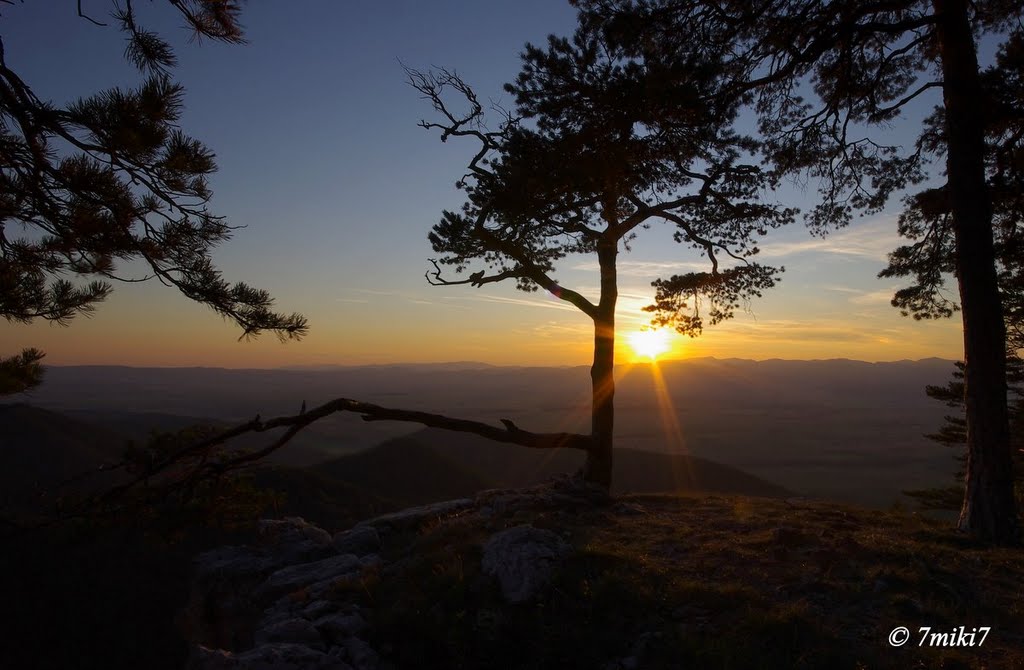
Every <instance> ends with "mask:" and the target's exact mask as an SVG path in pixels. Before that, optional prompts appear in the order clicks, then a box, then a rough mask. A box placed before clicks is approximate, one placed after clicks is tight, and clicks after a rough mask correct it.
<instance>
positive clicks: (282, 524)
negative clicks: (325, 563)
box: [259, 516, 335, 564]
mask: <svg viewBox="0 0 1024 670" xmlns="http://www.w3.org/2000/svg"><path fill="white" fill-rule="evenodd" d="M259 533H260V543H261V544H262V545H263V546H264V547H266V548H267V549H268V550H269V551H270V552H272V553H273V554H276V555H277V556H278V557H279V558H280V560H281V562H282V564H290V563H304V562H307V561H315V560H317V559H321V558H325V557H327V556H330V555H331V554H333V553H335V552H334V549H333V547H332V544H331V534H330V533H328V532H327V531H326V530H324V529H323V528H320V527H319V526H315V525H313V524H311V523H309V522H307V521H306V520H305V519H303V518H302V517H298V516H291V517H286V518H284V519H262V520H260V524H259Z"/></svg>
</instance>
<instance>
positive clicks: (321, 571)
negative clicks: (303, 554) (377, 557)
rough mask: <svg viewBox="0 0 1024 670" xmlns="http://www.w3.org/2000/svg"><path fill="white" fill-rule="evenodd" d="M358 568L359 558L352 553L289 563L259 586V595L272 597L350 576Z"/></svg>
mask: <svg viewBox="0 0 1024 670" xmlns="http://www.w3.org/2000/svg"><path fill="white" fill-rule="evenodd" d="M359 568H360V563H359V559H358V558H357V557H356V556H353V555H352V554H342V555H340V556H331V557H330V558H324V559H321V560H319V561H313V562H312V563H300V564H299V565H291V566H288V567H287V568H281V569H280V570H278V571H277V572H275V573H273V574H272V575H270V576H269V577H268V578H267V581H265V582H264V583H263V586H262V587H260V595H261V596H262V597H264V598H273V597H276V596H280V595H283V594H285V593H288V592H289V591H293V590H295V589H298V588H301V587H303V586H310V585H313V584H316V583H319V582H324V581H327V580H330V579H334V578H337V577H348V576H351V575H352V573H354V572H356V571H358V570H359Z"/></svg>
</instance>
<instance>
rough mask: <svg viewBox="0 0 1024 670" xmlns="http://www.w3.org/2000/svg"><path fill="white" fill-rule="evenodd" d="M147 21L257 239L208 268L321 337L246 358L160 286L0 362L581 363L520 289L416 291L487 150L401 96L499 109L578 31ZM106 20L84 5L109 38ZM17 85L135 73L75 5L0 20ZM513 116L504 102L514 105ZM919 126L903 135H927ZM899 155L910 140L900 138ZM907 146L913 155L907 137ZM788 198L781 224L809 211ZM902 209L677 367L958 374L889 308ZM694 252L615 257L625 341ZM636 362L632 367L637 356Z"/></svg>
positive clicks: (73, 84)
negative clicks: (536, 65) (841, 364)
mask: <svg viewBox="0 0 1024 670" xmlns="http://www.w3.org/2000/svg"><path fill="white" fill-rule="evenodd" d="M136 4H137V7H136V10H137V12H138V14H139V17H140V22H142V23H144V24H145V25H147V26H149V27H152V28H155V29H157V30H158V31H160V32H161V33H162V34H163V35H165V36H168V37H171V38H172V41H173V42H174V44H175V46H176V47H177V49H178V51H177V53H178V56H179V60H180V65H179V67H178V68H177V69H176V70H175V76H176V78H177V79H179V80H180V81H181V82H182V83H183V84H184V85H185V86H186V89H187V97H186V113H185V115H184V118H183V119H182V126H183V128H184V129H185V130H186V131H187V132H189V133H190V134H192V135H193V136H195V137H198V138H199V139H201V140H203V141H204V142H205V143H206V144H207V145H208V146H210V147H211V148H212V149H213V150H214V151H215V152H216V154H217V157H218V164H219V168H220V169H219V172H218V173H217V174H216V175H215V176H214V178H213V180H212V187H213V191H214V198H213V201H212V203H211V208H212V209H213V210H214V211H215V212H217V213H219V214H223V215H225V216H227V217H228V219H229V221H230V222H231V223H233V224H235V225H244V226H246V227H245V228H244V229H242V230H239V231H237V234H236V236H235V238H234V239H233V240H231V241H229V242H228V243H226V244H225V245H223V246H222V247H221V248H220V249H219V250H218V252H217V254H216V259H217V261H218V264H219V266H220V267H221V269H222V270H223V271H224V273H225V275H226V277H227V278H228V279H230V280H244V281H247V282H249V283H251V284H254V285H256V286H259V287H262V288H267V289H269V290H270V291H271V292H272V293H273V294H274V295H275V296H276V297H277V299H278V306H279V307H280V308H281V309H282V310H284V311H300V312H303V313H304V314H306V315H307V316H308V317H309V319H310V322H311V326H312V333H311V335H310V336H309V337H308V338H307V339H306V340H304V341H302V342H299V343H288V344H285V345H281V344H279V343H278V342H277V341H276V340H275V339H274V338H273V337H264V338H262V339H261V340H259V341H257V342H248V343H244V342H243V343H239V342H236V338H237V334H238V333H237V330H236V329H234V328H233V327H232V326H231V325H230V324H227V323H225V322H223V321H222V320H221V319H220V318H219V317H217V316H216V315H214V314H212V313H211V312H210V311H209V310H208V309H206V308H204V307H202V306H199V305H195V304H193V303H190V302H189V301H188V300H186V299H184V298H182V297H180V296H178V295H177V294H175V293H174V292H173V291H171V290H170V289H166V288H164V287H161V286H159V285H156V284H152V285H145V286H137V285H132V286H124V287H121V286H118V287H117V289H118V290H117V292H116V293H115V295H114V296H113V297H112V298H111V299H110V300H109V301H108V302H107V303H106V304H104V305H101V306H100V308H99V310H98V311H97V313H96V314H95V315H94V316H93V317H92V318H91V319H88V320H86V319H79V320H77V321H75V322H73V325H72V326H71V327H70V328H67V329H64V328H57V327H52V326H49V325H48V324H35V325H32V326H18V325H11V324H4V325H0V352H4V351H11V350H15V349H17V348H19V347H22V346H40V347H42V348H44V349H45V350H46V351H47V352H48V355H49V358H48V360H49V361H50V362H52V363H125V364H139V365H141V364H154V365H223V366H225V367H275V366H278V365H288V364H296V363H298V364H316V363H387V362H397V361H444V360H480V361H485V362H491V363H498V364H515V363H519V364H582V363H586V362H587V361H588V359H589V349H590V343H591V337H592V335H591V331H590V325H589V322H588V320H587V319H586V318H585V317H583V316H582V315H581V314H579V313H577V312H575V310H574V309H573V308H571V307H568V306H567V305H564V304H562V303H560V302H559V301H557V300H555V299H553V298H550V297H547V296H544V295H539V294H524V293H519V292H516V291H514V290H513V289H512V287H511V286H507V287H506V286H496V285H489V286H487V287H485V288H483V289H471V288H467V287H449V288H434V287H430V286H428V285H427V284H426V282H425V281H424V279H423V274H424V272H425V271H426V270H427V269H428V263H427V258H429V257H431V256H432V252H431V250H430V247H429V244H428V243H427V240H426V235H427V232H428V231H429V229H430V226H431V225H433V223H435V222H436V220H437V219H438V217H439V215H440V212H441V210H442V209H444V208H446V207H447V208H452V207H457V206H458V205H459V203H460V193H459V192H458V191H456V190H455V188H454V182H455V180H456V179H457V178H458V177H459V176H460V175H461V174H462V168H463V167H464V165H465V162H466V160H467V159H468V157H469V156H470V155H471V154H472V151H473V147H472V146H471V145H469V144H460V143H459V142H457V141H454V140H453V141H450V142H448V143H447V144H441V143H440V142H439V141H438V138H437V136H436V135H434V134H431V133H429V132H427V131H425V130H423V129H421V128H419V127H417V125H416V124H417V122H418V121H419V120H420V119H421V118H424V117H429V115H430V112H431V110H430V108H429V106H428V105H427V104H426V103H425V102H424V101H422V100H420V99H419V98H418V97H417V94H416V92H415V91H414V90H413V89H412V88H410V87H409V86H408V85H407V84H406V83H405V78H404V74H403V71H402V68H401V65H400V62H402V63H406V64H407V65H409V66H411V67H416V68H423V69H425V68H429V67H430V66H446V67H450V68H454V69H456V70H457V71H458V72H459V73H460V74H461V75H462V76H463V77H464V79H465V80H467V81H468V82H470V83H471V84H473V85H474V87H475V88H476V89H477V91H478V92H479V93H480V94H481V96H482V97H485V98H487V97H490V98H493V99H495V100H501V99H502V93H501V85H502V84H503V83H504V82H505V81H508V80H510V79H512V78H513V77H514V76H515V74H516V73H517V71H518V68H519V59H518V54H519V52H520V51H521V50H522V47H523V45H524V44H525V43H526V42H535V43H537V42H542V41H543V40H545V38H546V36H547V35H548V34H549V33H558V34H566V33H568V32H570V31H571V30H572V28H573V25H574V12H573V10H572V9H571V7H569V6H568V4H567V3H563V2H559V1H556V0H543V1H541V0H518V1H515V2H506V1H500V2H499V1H497V0H494V1H489V2H455V1H454V0H450V1H446V2H431V3H424V2H412V1H404V2H398V1H384V0H378V1H375V2H370V1H347V2H338V1H337V0H335V1H331V2H328V1H324V0H315V1H314V0H307V1H306V2H302V3H270V2H263V3H257V2H253V3H248V4H247V5H246V9H245V13H244V19H243V24H244V26H245V28H246V35H247V38H248V40H249V44H247V45H244V46H230V45H220V44H213V43H209V42H204V43H202V44H199V45H196V44H189V43H188V41H187V33H186V32H185V31H184V30H183V29H181V28H180V24H181V21H180V19H179V18H178V17H177V16H176V15H175V13H174V12H173V11H170V10H168V9H166V8H164V7H163V3H136ZM109 8H110V4H109V3H108V2H107V1H106V0H92V1H90V0H85V1H84V2H83V9H84V10H85V11H86V12H87V13H88V14H90V15H91V16H92V17H93V18H96V19H99V20H104V19H105V17H106V14H107V13H108V12H109ZM0 26H2V27H0V34H2V35H3V39H4V44H5V49H6V60H7V63H8V65H9V67H11V68H12V69H14V70H15V71H16V72H18V73H19V74H20V75H21V76H22V78H23V79H24V80H25V81H26V82H27V83H28V84H29V85H30V86H31V87H33V89H34V90H35V92H36V93H37V95H39V96H40V97H42V98H44V99H51V100H53V101H54V102H57V103H62V102H64V101H66V100H67V99H69V98H73V97H77V96H81V95H87V94H90V93H93V92H95V91H98V90H100V89H103V88H108V87H110V86H113V85H121V86H130V85H132V84H133V83H136V82H137V81H138V74H137V73H136V72H135V71H134V70H133V69H132V68H131V67H130V66H129V65H127V64H126V63H125V62H124V61H123V60H122V58H121V53H122V50H123V46H124V42H123V38H122V36H121V35H120V33H118V32H117V31H116V29H115V28H114V27H113V26H110V27H107V28H100V27H96V26H93V25H91V24H89V23H88V22H86V21H84V20H83V19H80V18H78V17H77V16H76V12H75V9H74V5H73V4H69V3H49V2H36V3H26V4H24V5H21V4H19V5H14V6H3V7H2V8H0ZM506 99H507V96H506ZM915 124H916V119H914V118H908V119H906V120H904V121H903V122H901V123H900V124H897V126H896V128H895V130H894V132H895V133H896V134H897V136H900V134H901V133H908V131H909V132H912V131H913V128H914V127H915ZM901 139H902V138H901ZM905 141H906V143H910V142H912V141H913V137H912V135H910V134H909V133H908V135H907V137H906V138H905ZM813 196H814V193H813V187H811V188H808V189H807V191H806V192H801V191H800V189H798V188H795V187H794V188H788V189H786V191H785V192H784V193H783V194H782V196H780V197H782V198H783V199H784V201H785V202H786V203H787V204H792V205H797V206H801V207H807V205H808V204H810V203H812V202H813ZM897 213H898V203H893V204H892V205H891V208H890V210H888V211H887V212H885V213H883V214H882V215H879V216H876V217H871V218H865V219H862V220H859V221H857V222H855V224H854V225H853V226H851V227H850V228H848V229H845V230H842V231H838V232H836V233H833V234H832V235H830V236H829V237H828V238H826V239H820V238H813V237H811V236H810V235H809V234H808V233H807V232H806V231H805V230H804V229H803V228H802V227H801V226H800V225H799V224H797V225H794V226H793V227H792V228H791V229H789V230H786V231H782V232H781V233H780V234H777V235H774V236H772V237H770V238H768V239H767V240H765V242H764V243H763V244H762V245H761V248H762V250H763V254H764V257H765V259H766V260H768V259H771V260H772V261H773V262H776V263H778V264H783V265H785V266H786V268H787V272H786V274H785V275H784V277H783V281H782V283H781V285H780V286H779V287H777V288H776V289H774V290H773V291H772V292H770V294H769V295H767V296H766V297H765V298H764V299H763V300H760V301H758V302H757V303H755V304H753V305H752V309H753V314H741V315H739V316H738V317H737V318H736V319H735V320H733V321H732V322H729V323H726V324H723V325H721V326H717V327H714V328H709V329H707V330H706V331H705V334H704V336H703V337H701V338H700V339H698V340H689V339H686V338H679V339H678V341H677V348H676V351H675V354H676V355H682V356H703V355H715V356H719V357H730V356H734V357H744V358H771V357H781V358H831V357H847V358H860V359H866V360H895V359H901V358H922V357H926V356H942V357H946V358H957V357H959V356H960V346H961V344H960V342H961V340H960V337H961V336H960V331H959V327H960V324H959V320H958V319H954V320H948V321H941V322H925V323H921V322H914V321H912V320H910V319H906V318H903V317H900V315H899V313H898V312H897V311H896V310H895V309H893V308H892V307H890V306H889V305H888V300H889V298H890V297H891V294H892V290H893V289H894V288H895V286H897V283H896V282H893V281H891V280H886V281H882V280H878V279H876V278H875V276H876V275H877V273H878V271H879V270H880V269H881V268H882V267H884V265H885V254H886V252H887V251H889V250H890V249H892V248H893V247H894V246H895V245H896V244H897V243H898V238H897V237H896V233H895V216H896V214H897ZM700 261H701V258H700V257H699V256H697V255H696V254H695V252H693V251H691V250H688V249H686V248H685V247H682V246H679V245H675V244H674V243H672V242H671V234H670V231H668V230H658V229H656V228H655V229H652V230H650V231H645V233H644V237H642V238H641V239H640V240H638V241H637V243H636V244H635V245H634V246H633V250H632V251H631V252H630V253H627V254H623V255H621V256H620V277H621V281H620V284H621V293H622V299H621V301H620V309H619V323H620V330H621V331H623V332H628V331H629V330H635V329H636V328H638V327H639V326H640V325H641V324H642V323H643V321H644V317H643V315H642V313H641V312H639V307H640V306H642V305H644V304H647V303H648V302H649V301H650V299H651V297H652V295H653V290H652V289H651V288H650V282H651V281H652V280H653V279H655V278H657V277H658V276H660V275H663V274H670V273H671V272H672V271H679V270H686V269H689V268H691V267H696V266H694V265H693V264H694V263H700ZM594 267H595V266H594V263H593V262H592V260H591V259H588V258H570V259H566V262H565V263H564V264H563V265H562V266H560V268H559V272H558V275H557V276H558V278H559V279H560V280H561V281H562V283H563V284H565V285H567V286H571V287H574V288H579V289H581V290H582V291H583V292H584V293H587V292H591V293H592V292H593V291H594V290H595V287H596V285H597V278H596V272H595V270H594ZM623 355H624V356H626V358H627V359H628V355H629V354H628V351H626V350H625V349H624V350H623Z"/></svg>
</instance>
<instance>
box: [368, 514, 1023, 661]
mask: <svg viewBox="0 0 1024 670" xmlns="http://www.w3.org/2000/svg"><path fill="white" fill-rule="evenodd" d="M519 524H532V525H534V526H536V527H543V528H549V529H551V530H554V531H555V532H557V533H559V534H560V535H562V537H563V538H565V539H566V540H567V541H568V542H569V543H570V544H571V545H572V546H573V549H574V553H573V554H572V555H571V556H570V558H569V559H568V561H567V562H566V563H565V564H564V565H563V567H562V568H561V569H560V570H559V571H558V572H557V573H556V575H555V577H554V580H553V582H552V584H551V586H550V587H549V588H548V589H547V590H546V592H545V595H543V596H542V597H541V598H539V599H538V600H537V601H535V602H532V603H528V604H521V605H507V604H504V603H503V601H502V600H501V597H500V593H499V589H497V588H496V586H495V585H494V583H493V580H492V579H488V578H486V577H484V576H482V575H481V569H480V566H481V546H482V543H483V542H484V541H485V539H486V537H487V536H488V535H490V534H492V533H493V532H494V531H495V530H496V529H500V528H502V527H508V526H514V525H519ZM392 552H393V553H395V554H396V556H395V558H397V557H398V555H402V556H405V557H406V558H405V560H400V561H399V563H398V565H399V566H400V568H399V569H397V570H393V571H392V572H391V574H389V575H387V576H386V577H385V578H382V579H381V580H380V581H379V583H376V584H373V585H371V586H370V587H369V588H368V589H367V590H366V592H365V595H364V598H365V600H366V605H367V606H369V607H371V608H372V611H373V612H374V621H373V627H374V631H375V632H374V638H375V639H374V644H375V646H376V647H377V648H379V649H381V650H382V651H383V652H384V653H385V657H389V660H390V662H391V663H392V664H393V665H394V667H401V668H415V667H437V668H442V667H444V668H484V667H508V668H552V669H554V668H558V669H565V668H608V669H612V668H623V669H625V668H808V669H810V668H831V669H834V670H838V669H840V668H851V669H855V668H856V669H860V668H864V669H868V668H947V669H952V668H1018V667H1024V597H1022V586H1021V585H1022V584H1024V551H1022V550H1020V549H987V548H981V547H978V546H975V545H973V544H972V543H971V542H970V541H968V540H967V539H966V538H964V537H963V536H961V535H958V534H956V533H954V532H953V531H950V530H949V529H948V527H947V526H944V525H942V524H940V523H939V522H935V521H929V520H926V519H922V518H920V517H917V516H912V515H906V514H899V513H880V512H874V511H865V510H858V509H852V508H844V507H837V506H835V505H831V504H823V503H807V502H797V501H789V502H787V501H783V500H770V499H760V498H745V497H718V496H712V497H685V498H681V497H658V496H636V497H624V498H619V499H617V500H616V501H614V502H613V503H612V504H610V505H608V506H606V507H598V508H593V509H589V510H587V509H584V510H574V511H572V512H567V511H565V510H558V509H544V508H538V509H535V510H525V511H524V510H519V511H517V512H515V514H514V515H513V516H512V517H500V516H499V517H496V518H491V519H488V520H486V521H484V522H482V521H481V519H480V518H479V517H478V516H476V515H474V514H469V515H463V516H460V517H454V518H451V519H448V520H445V521H442V522H439V523H437V524H436V525H435V526H433V527H430V528H426V529H424V530H421V531H420V532H419V533H418V534H417V535H415V536H411V537H408V538H407V539H406V541H405V542H396V543H393V544H392ZM901 626H902V627H905V628H907V629H908V630H909V631H910V637H909V640H907V641H906V642H905V643H904V644H903V645H901V646H898V647H897V646H893V645H892V644H890V641H889V636H890V634H891V633H892V631H893V630H894V629H896V628H897V627H901ZM961 626H964V627H965V630H964V632H965V633H969V632H971V631H973V630H974V629H979V631H978V632H977V634H976V635H974V636H973V637H971V636H966V635H962V636H959V639H957V637H958V636H956V635H949V636H940V637H935V638H934V639H933V638H932V637H931V634H932V633H939V634H942V633H952V631H954V630H956V631H957V632H959V631H960V627H961ZM923 627H928V628H930V631H929V632H928V633H927V636H926V638H925V639H924V641H923V643H922V636H924V635H925V633H924V632H923V631H922V630H921V629H922V628H923ZM981 627H989V628H990V632H989V633H988V636H987V637H986V638H985V640H984V643H981V635H982V633H981V631H980V629H981ZM897 637H899V634H897ZM957 642H959V644H969V643H971V642H973V643H974V646H933V645H952V644H954V643H957Z"/></svg>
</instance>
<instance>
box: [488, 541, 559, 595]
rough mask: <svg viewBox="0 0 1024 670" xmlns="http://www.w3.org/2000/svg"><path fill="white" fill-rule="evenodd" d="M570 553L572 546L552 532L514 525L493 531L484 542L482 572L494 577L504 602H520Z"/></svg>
mask: <svg viewBox="0 0 1024 670" xmlns="http://www.w3.org/2000/svg"><path fill="white" fill-rule="evenodd" d="M570 553H572V547H571V546H570V545H569V544H568V543H567V542H566V541H565V540H563V539H562V538H561V537H559V536H558V535H557V534H556V533H554V532H552V531H550V530H545V529H543V528H533V527H532V526H516V527H515V528H509V529H508V530H505V531H502V532H500V533H496V534H494V535H493V536H491V539H490V540H488V541H487V544H485V545H484V557H483V572H484V574H486V575H494V576H495V577H496V578H497V579H498V583H499V584H501V593H502V595H503V596H504V597H505V600H506V601H507V602H509V603H522V602H526V601H528V600H532V599H533V598H534V597H535V596H536V595H537V594H538V593H539V592H540V591H541V590H542V589H543V588H544V587H545V586H547V585H548V582H549V581H551V576H552V574H553V573H554V571H555V569H556V568H557V567H558V566H559V565H560V564H561V563H562V561H564V560H565V559H566V558H567V557H568V556H569V554H570Z"/></svg>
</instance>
